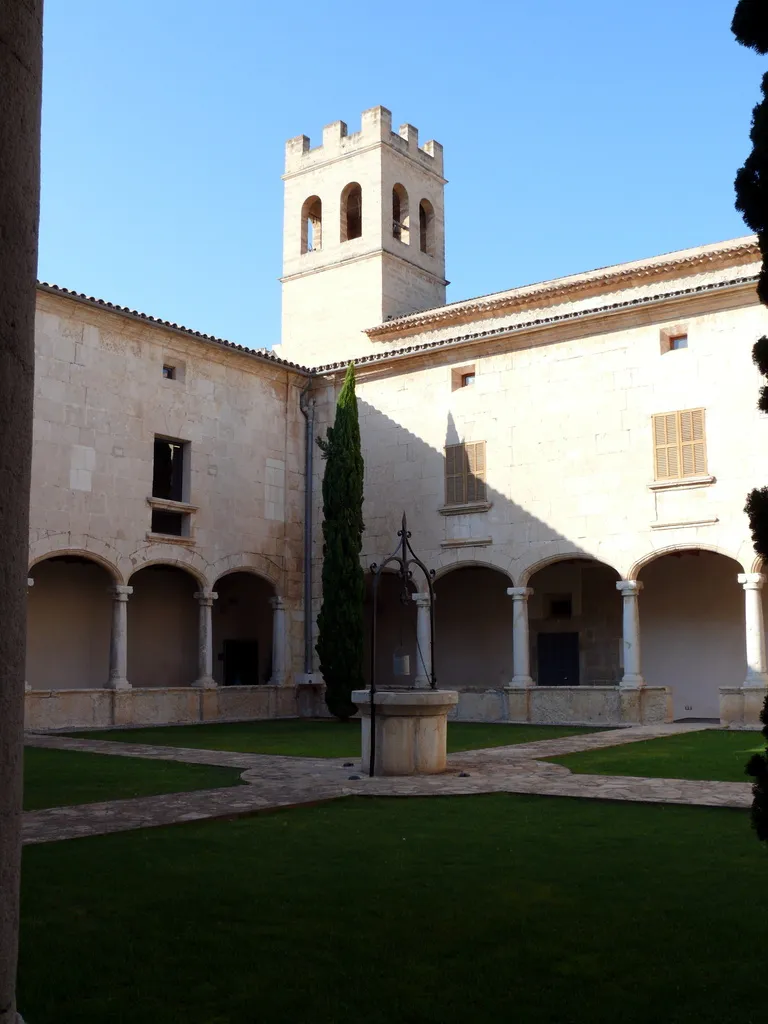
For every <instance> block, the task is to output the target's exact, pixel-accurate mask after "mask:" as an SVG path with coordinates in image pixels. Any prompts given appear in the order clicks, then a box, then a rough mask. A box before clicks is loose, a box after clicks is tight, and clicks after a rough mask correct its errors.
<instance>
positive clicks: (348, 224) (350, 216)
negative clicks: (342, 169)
mask: <svg viewBox="0 0 768 1024" xmlns="http://www.w3.org/2000/svg"><path fill="white" fill-rule="evenodd" d="M362 234H363V190H362V189H361V188H360V186H359V185H358V183H357V182H356V181H352V182H350V184H349V185H347V187H346V188H345V189H344V191H343V192H342V193H341V240H342V242H350V241H351V240H352V239H353V238H360V237H361V236H362Z"/></svg>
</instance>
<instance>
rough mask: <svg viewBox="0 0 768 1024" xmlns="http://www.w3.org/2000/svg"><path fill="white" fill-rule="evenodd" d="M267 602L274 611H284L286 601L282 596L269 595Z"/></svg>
mask: <svg viewBox="0 0 768 1024" xmlns="http://www.w3.org/2000/svg"><path fill="white" fill-rule="evenodd" d="M269 603H270V605H271V607H272V608H274V610H275V611H276V612H277V611H285V608H286V603H285V598H284V597H270V599H269Z"/></svg>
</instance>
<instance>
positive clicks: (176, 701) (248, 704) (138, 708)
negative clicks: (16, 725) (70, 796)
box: [25, 686, 298, 731]
mask: <svg viewBox="0 0 768 1024" xmlns="http://www.w3.org/2000/svg"><path fill="white" fill-rule="evenodd" d="M297 714H298V696H297V688H296V687H293V686H227V687H219V688H218V689H215V690H199V689H194V688H191V687H186V686H185V687H165V688H163V689H152V690H144V689H132V690H127V691H120V692H117V691H114V690H103V689H102V690H94V689H89V690H75V689H71V690H36V691H32V692H29V693H27V695H26V704H25V727H26V728H27V729H30V730H33V731H48V730H55V729H75V728H78V729H90V728H109V727H122V726H126V727H127V726H141V725H164V724H179V725H182V724H192V723H195V722H217V721H244V720H250V719H263V718H295V717H296V716H297Z"/></svg>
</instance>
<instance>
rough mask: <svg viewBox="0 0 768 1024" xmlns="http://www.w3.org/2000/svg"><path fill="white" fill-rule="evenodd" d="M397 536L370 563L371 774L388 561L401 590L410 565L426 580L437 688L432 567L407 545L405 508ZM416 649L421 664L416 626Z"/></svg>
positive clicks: (433, 681) (407, 580) (432, 672)
mask: <svg viewBox="0 0 768 1024" xmlns="http://www.w3.org/2000/svg"><path fill="white" fill-rule="evenodd" d="M397 536H398V537H399V538H400V539H399V542H398V545H397V547H396V548H395V550H394V551H393V552H392V554H391V555H390V556H389V557H388V558H387V559H385V560H384V561H383V562H382V563H381V565H377V563H376V562H372V563H371V566H370V572H371V573H372V575H373V615H372V625H371V690H370V719H371V738H370V744H369V747H370V757H369V762H368V774H369V775H370V777H371V778H373V773H374V768H375V767H376V703H375V700H374V698H375V695H376V630H377V626H378V623H377V618H378V616H377V609H378V593H379V583H380V581H381V576H382V573H383V572H384V570H385V569H386V568H387V566H389V565H397V566H398V570H397V573H396V575H397V576H398V578H399V579H400V580H402V584H403V591H404V594H409V590H408V584H409V583H410V582H411V580H412V579H413V570H412V568H411V567H412V566H417V567H418V568H419V569H421V571H422V572H423V573H424V579H425V580H426V583H427V593H428V594H429V688H430V689H431V690H436V689H437V677H436V675H435V592H434V587H433V581H434V578H435V570H434V569H428V568H427V567H426V565H424V563H423V562H422V560H421V559H420V558H419V556H418V555H417V554H416V552H415V551H414V550H413V548H412V547H411V533H410V530H409V529H408V523H407V520H406V516H405V512H403V520H402V525H401V528H400V529H399V530H398V531H397ZM416 650H417V655H420V656H421V659H422V665H423V661H424V659H423V654H422V653H421V649H420V648H419V642H418V626H417V632H416ZM417 671H418V665H417ZM410 689H415V687H410Z"/></svg>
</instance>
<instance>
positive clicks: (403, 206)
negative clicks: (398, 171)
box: [392, 185, 411, 245]
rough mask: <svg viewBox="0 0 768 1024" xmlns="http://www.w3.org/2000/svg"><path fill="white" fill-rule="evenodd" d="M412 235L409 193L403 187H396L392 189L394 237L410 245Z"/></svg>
mask: <svg viewBox="0 0 768 1024" xmlns="http://www.w3.org/2000/svg"><path fill="white" fill-rule="evenodd" d="M410 235H411V232H410V216H409V213H408V193H407V192H406V191H405V187H404V186H403V185H395V187H394V188H393V189H392V236H393V238H397V239H398V241H400V242H404V243H405V244H406V245H409V244H410V240H411V238H410Z"/></svg>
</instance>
